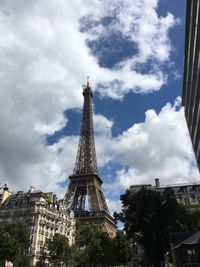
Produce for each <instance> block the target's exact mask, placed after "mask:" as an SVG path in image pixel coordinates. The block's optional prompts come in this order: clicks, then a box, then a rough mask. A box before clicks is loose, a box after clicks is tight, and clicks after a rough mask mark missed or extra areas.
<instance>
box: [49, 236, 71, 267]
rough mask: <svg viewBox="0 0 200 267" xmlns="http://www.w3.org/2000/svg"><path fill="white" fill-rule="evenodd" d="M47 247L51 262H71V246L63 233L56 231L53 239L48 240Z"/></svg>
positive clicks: (56, 264)
mask: <svg viewBox="0 0 200 267" xmlns="http://www.w3.org/2000/svg"><path fill="white" fill-rule="evenodd" d="M46 246H47V249H48V251H49V258H48V259H49V262H50V263H52V264H54V265H55V266H61V265H62V264H64V263H65V264H66V265H67V266H70V265H68V264H69V260H70V247H69V243H68V239H67V238H66V237H65V236H64V235H61V234H58V233H56V234H55V235H54V236H53V239H48V240H47V244H46Z"/></svg>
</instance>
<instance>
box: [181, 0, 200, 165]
mask: <svg viewBox="0 0 200 267" xmlns="http://www.w3.org/2000/svg"><path fill="white" fill-rule="evenodd" d="M182 104H183V106H184V107H185V117H186V121H187V124H188V129H189V133H190V136H191V141H192V144H193V148H194V152H195V155H196V159H197V164H198V166H199V168H200V0H188V1H187V7H186V31H185V60H184V78H183V94H182Z"/></svg>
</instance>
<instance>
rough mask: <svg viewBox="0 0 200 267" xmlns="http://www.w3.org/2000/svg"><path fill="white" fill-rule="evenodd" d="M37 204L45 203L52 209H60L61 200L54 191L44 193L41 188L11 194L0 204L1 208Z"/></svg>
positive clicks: (46, 206)
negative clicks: (58, 199)
mask: <svg viewBox="0 0 200 267" xmlns="http://www.w3.org/2000/svg"><path fill="white" fill-rule="evenodd" d="M36 204H40V205H44V206H45V208H47V209H50V210H55V211H56V210H60V202H58V201H57V198H56V195H54V194H53V193H52V192H50V193H49V192H48V193H43V192H42V191H40V190H35V189H34V190H29V191H28V192H23V191H18V192H17V193H16V194H11V195H10V196H8V197H7V198H6V199H5V201H4V202H3V203H2V204H1V205H0V209H10V208H11V209H12V208H25V207H30V206H34V205H36Z"/></svg>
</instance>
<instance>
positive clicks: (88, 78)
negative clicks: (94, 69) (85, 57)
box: [87, 76, 90, 88]
mask: <svg viewBox="0 0 200 267" xmlns="http://www.w3.org/2000/svg"><path fill="white" fill-rule="evenodd" d="M89 80H90V77H89V76H87V88H89V87H90V81H89Z"/></svg>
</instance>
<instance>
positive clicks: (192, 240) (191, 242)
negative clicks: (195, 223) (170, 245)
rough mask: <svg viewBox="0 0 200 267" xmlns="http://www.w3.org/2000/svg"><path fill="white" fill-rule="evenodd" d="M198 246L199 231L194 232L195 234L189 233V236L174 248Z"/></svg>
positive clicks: (199, 241) (199, 242)
mask: <svg viewBox="0 0 200 267" xmlns="http://www.w3.org/2000/svg"><path fill="white" fill-rule="evenodd" d="M195 245H199V246H200V231H198V232H196V233H195V234H193V235H191V236H190V237H188V238H186V239H185V240H184V241H182V242H181V243H179V244H178V245H177V246H176V247H175V249H176V248H179V247H181V246H195Z"/></svg>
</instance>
